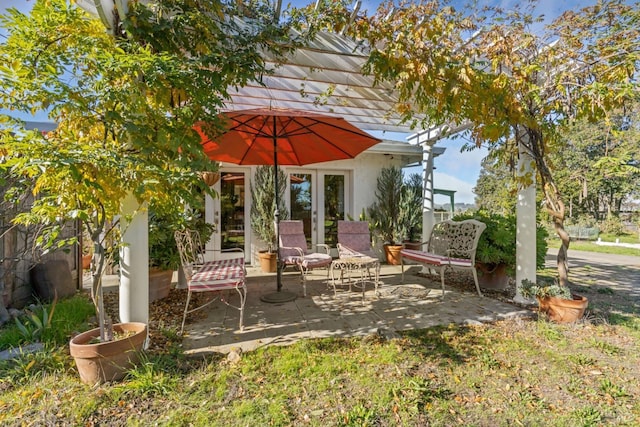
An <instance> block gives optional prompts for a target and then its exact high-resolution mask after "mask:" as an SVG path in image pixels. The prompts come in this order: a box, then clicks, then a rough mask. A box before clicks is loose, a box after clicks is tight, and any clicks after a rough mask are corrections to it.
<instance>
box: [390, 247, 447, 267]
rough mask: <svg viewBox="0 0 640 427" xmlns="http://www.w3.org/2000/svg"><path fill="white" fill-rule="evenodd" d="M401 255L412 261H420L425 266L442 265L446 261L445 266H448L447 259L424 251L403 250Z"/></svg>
mask: <svg viewBox="0 0 640 427" xmlns="http://www.w3.org/2000/svg"><path fill="white" fill-rule="evenodd" d="M400 255H402V256H403V257H404V258H408V259H410V260H412V261H418V262H421V263H424V264H432V265H441V264H442V263H443V261H444V264H447V263H448V261H446V260H447V258H446V257H443V256H440V255H436V254H431V253H428V252H423V251H416V250H413V249H402V250H401V251H400Z"/></svg>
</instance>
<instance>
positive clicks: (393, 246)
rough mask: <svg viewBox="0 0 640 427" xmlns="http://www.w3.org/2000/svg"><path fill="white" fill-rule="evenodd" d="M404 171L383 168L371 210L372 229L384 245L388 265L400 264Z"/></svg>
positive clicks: (394, 168) (392, 167)
mask: <svg viewBox="0 0 640 427" xmlns="http://www.w3.org/2000/svg"><path fill="white" fill-rule="evenodd" d="M402 187H403V182H402V170H401V169H400V168H397V167H395V166H391V167H388V168H383V169H382V170H381V171H380V175H378V179H377V184H376V192H375V198H376V201H375V202H374V203H373V205H371V207H370V208H369V217H371V222H372V227H373V230H374V231H375V232H376V234H377V235H378V236H379V237H380V239H381V240H382V243H383V248H384V251H385V255H386V258H387V263H389V264H393V265H399V264H400V250H401V249H402V245H401V244H400V242H401V241H402V225H401V222H400V198H401V193H402Z"/></svg>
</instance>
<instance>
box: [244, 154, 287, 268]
mask: <svg viewBox="0 0 640 427" xmlns="http://www.w3.org/2000/svg"><path fill="white" fill-rule="evenodd" d="M286 186H287V182H286V176H285V174H284V172H283V171H282V169H280V168H278V187H279V188H278V193H279V200H280V206H279V207H278V210H279V213H280V219H287V218H288V217H289V215H288V212H287V210H286V208H285V205H284V192H285V189H286ZM250 190H251V199H252V202H251V211H250V214H249V215H250V217H249V218H250V222H251V229H252V230H253V232H254V234H255V235H256V236H258V238H259V239H260V240H261V241H262V242H263V243H264V244H265V245H266V247H265V248H263V249H261V250H259V251H258V259H259V260H260V266H261V269H262V271H263V272H265V273H274V272H276V270H277V265H276V259H277V257H276V252H275V248H276V247H277V243H276V230H275V226H274V218H275V217H274V213H275V209H276V200H275V176H274V173H273V166H268V165H263V166H258V167H257V168H256V173H255V174H254V176H253V180H252V181H251V186H250Z"/></svg>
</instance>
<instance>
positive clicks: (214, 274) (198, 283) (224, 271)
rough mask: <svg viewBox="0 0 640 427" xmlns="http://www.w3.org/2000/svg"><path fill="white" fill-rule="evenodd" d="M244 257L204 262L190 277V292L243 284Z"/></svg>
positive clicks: (216, 289) (228, 287)
mask: <svg viewBox="0 0 640 427" xmlns="http://www.w3.org/2000/svg"><path fill="white" fill-rule="evenodd" d="M244 277H245V270H244V259H243V258H231V259H224V260H219V261H209V262H206V263H205V264H204V265H203V266H202V267H201V268H200V269H199V270H198V271H197V272H196V273H195V274H194V275H193V276H192V277H191V282H189V290H190V291H192V292H204V291H222V290H225V289H235V288H237V287H243V286H244Z"/></svg>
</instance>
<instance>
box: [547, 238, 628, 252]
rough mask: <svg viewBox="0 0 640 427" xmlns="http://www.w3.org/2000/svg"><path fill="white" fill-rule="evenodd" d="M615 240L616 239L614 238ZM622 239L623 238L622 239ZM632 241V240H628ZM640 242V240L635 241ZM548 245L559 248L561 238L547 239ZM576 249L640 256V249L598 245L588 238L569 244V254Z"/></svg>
mask: <svg viewBox="0 0 640 427" xmlns="http://www.w3.org/2000/svg"><path fill="white" fill-rule="evenodd" d="M613 241H615V240H613ZM621 241H622V240H621ZM627 243H632V242H627ZM633 243H640V242H637V241H636V242H633ZM547 245H548V247H549V248H559V247H560V239H547ZM572 249H573V250H575V251H587V252H600V253H605V254H616V255H632V256H640V249H634V248H627V247H624V246H604V245H597V244H596V243H594V242H590V241H588V240H574V241H572V242H571V244H570V245H569V256H571V250H572Z"/></svg>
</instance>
